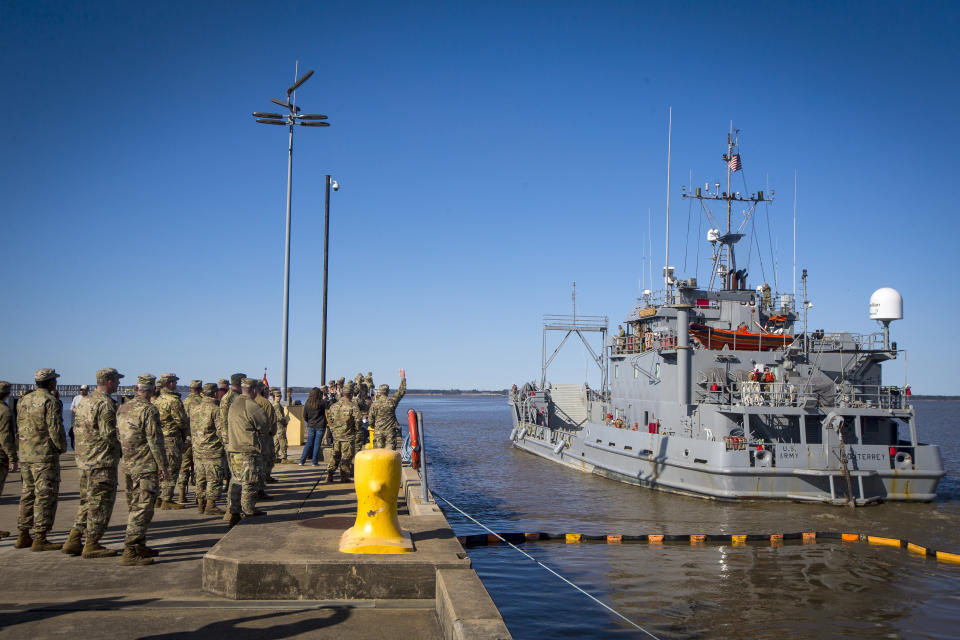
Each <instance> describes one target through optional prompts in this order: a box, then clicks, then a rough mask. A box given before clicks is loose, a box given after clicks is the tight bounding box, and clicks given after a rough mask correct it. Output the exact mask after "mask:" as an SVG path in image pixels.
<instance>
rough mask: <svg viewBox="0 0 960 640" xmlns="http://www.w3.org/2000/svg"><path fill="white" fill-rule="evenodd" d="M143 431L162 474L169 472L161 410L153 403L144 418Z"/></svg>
mask: <svg viewBox="0 0 960 640" xmlns="http://www.w3.org/2000/svg"><path fill="white" fill-rule="evenodd" d="M143 422H144V425H143V433H144V436H145V437H146V439H147V446H149V447H150V453H152V454H153V459H154V461H155V462H156V463H157V466H158V467H159V468H160V474H161V475H165V474H166V473H167V449H166V446H165V445H164V444H163V432H162V431H161V430H160V412H159V411H157V408H156V407H155V406H153V405H150V407H148V408H147V412H146V415H145V416H144V418H143Z"/></svg>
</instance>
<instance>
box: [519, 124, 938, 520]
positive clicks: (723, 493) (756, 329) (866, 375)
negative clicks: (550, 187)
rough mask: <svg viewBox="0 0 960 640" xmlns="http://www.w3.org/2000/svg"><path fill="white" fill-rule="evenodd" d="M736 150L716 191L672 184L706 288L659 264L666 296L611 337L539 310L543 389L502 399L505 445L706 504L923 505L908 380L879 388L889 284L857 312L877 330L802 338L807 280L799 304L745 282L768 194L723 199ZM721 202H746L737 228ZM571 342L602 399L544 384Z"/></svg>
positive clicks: (928, 464)
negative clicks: (746, 247) (699, 251)
mask: <svg viewBox="0 0 960 640" xmlns="http://www.w3.org/2000/svg"><path fill="white" fill-rule="evenodd" d="M738 139H739V132H738V131H736V130H733V129H732V127H731V132H730V133H729V134H728V136H727V144H726V153H724V154H722V159H723V162H724V163H725V164H726V173H727V190H726V191H721V190H720V184H719V183H715V185H714V186H715V188H714V189H710V187H711V185H709V184H706V185H704V186H703V187H702V188H701V187H696V188H693V187H692V186H691V187H689V188H688V187H687V186H684V187H683V189H682V191H683V194H682V195H683V197H684V198H691V199H692V201H691V202H693V203H695V204H698V205H700V207H701V210H702V211H704V214H705V215H706V216H707V218H708V221H710V222H713V223H714V224H713V225H711V228H710V230H709V231H708V233H707V238H706V239H707V242H709V244H710V245H711V256H712V258H711V269H710V275H709V282H705V283H704V285H705V286H700V285H698V282H697V279H696V278H695V277H688V278H686V279H681V278H678V277H677V276H676V275H675V269H674V268H673V267H671V266H665V267H664V280H663V283H664V285H663V289H662V290H659V291H652V290H651V289H652V287H651V288H649V289H644V290H643V291H642V292H641V295H640V297H638V298H637V299H636V302H635V304H634V305H633V308H632V310H631V311H630V313H629V314H628V316H627V317H626V318H625V319H624V321H623V323H622V324H621V325H620V329H619V331H618V332H617V333H616V334H613V333H612V332H611V331H610V327H609V324H610V323H609V320H608V318H607V317H606V316H589V315H586V316H585V315H577V314H576V303H574V313H572V314H566V315H545V316H544V317H543V326H542V333H543V340H542V344H543V347H542V355H541V376H540V379H539V380H536V381H531V382H527V383H524V384H522V385H520V386H517V385H514V386H513V387H512V389H511V392H510V393H509V396H508V398H509V399H508V402H509V406H510V410H511V413H512V420H513V428H512V430H511V432H510V441H511V443H512V445H513V447H516V448H518V449H521V450H523V451H526V452H529V453H532V454H535V455H538V456H541V457H543V458H546V459H548V460H551V461H553V462H557V463H559V464H562V465H566V466H568V467H571V468H573V469H577V470H580V471H583V472H588V473H592V474H595V475H598V476H603V477H605V478H609V479H611V480H616V481H620V482H624V483H629V484H633V485H638V486H641V487H647V488H650V489H654V490H660V491H667V492H674V493H680V494H686V495H692V496H698V497H703V498H710V499H716V500H729V501H739V500H789V501H805V502H812V503H826V504H835V505H851V506H862V505H867V504H872V503H877V502H882V501H888V500H890V501H930V500H933V499H934V498H935V497H936V489H937V485H938V483H939V481H940V479H941V478H942V477H943V475H944V468H943V462H942V459H941V455H940V449H939V447H938V446H937V445H935V444H928V443H924V442H921V441H920V434H919V428H918V424H917V419H916V412H915V410H914V407H913V405H912V404H911V403H910V401H911V395H910V387H909V385H907V384H906V381H904V384H903V385H890V384H884V380H883V376H882V365H883V363H885V362H888V361H890V360H894V359H896V358H897V357H898V354H899V353H901V352H902V350H901V349H899V348H898V345H897V343H896V342H892V341H891V339H890V324H891V322H893V321H895V320H899V319H902V317H903V298H902V296H901V295H900V293H899V292H897V291H896V290H894V289H892V288H889V287H881V288H880V289H878V290H877V291H876V292H875V293H874V294H873V295H872V296H871V298H870V301H869V317H870V319H871V320H875V321H878V322H879V323H880V324H881V325H882V329H881V330H879V331H877V332H874V333H870V334H860V333H853V332H848V331H835V332H829V333H828V332H826V331H824V330H814V331H809V330H808V328H807V321H808V310H809V309H810V308H811V307H812V303H811V302H810V301H809V300H808V299H807V298H808V291H807V270H806V269H803V271H802V279H801V280H802V289H801V293H802V296H803V300H801V301H798V300H797V299H796V298H797V294H796V293H782V292H780V291H776V290H771V287H770V286H769V284H766V283H765V284H764V285H760V286H755V287H753V288H751V287H749V286H748V285H747V280H748V278H749V274H748V273H747V269H746V268H742V267H739V268H738V264H737V256H736V246H737V243H738V242H739V241H740V240H742V239H743V238H744V237H745V236H746V234H745V233H744V231H745V229H747V228H748V227H747V224H746V223H747V222H748V221H749V220H750V218H751V216H752V215H753V214H754V213H755V212H756V209H757V207H758V206H759V205H764V206H766V207H769V206H770V204H771V203H772V201H773V195H774V194H773V192H771V193H770V194H769V195H768V194H766V193H764V191H757V192H754V193H740V192H737V191H734V190H732V189H731V187H730V183H731V176H732V174H734V173H736V172H737V171H738V170H741V168H742V164H741V158H740V149H739V144H738ZM745 186H746V185H745ZM734 206H737V207H738V208H739V207H741V206H742V207H743V209H742V219H739V220H738V222H739V224H737V225H736V226H734V218H735V217H739V216H740V214H737V216H735V215H734V212H733V207H734ZM713 209H719V211H720V213H721V216H720V217H718V216H715V215H714V214H713ZM724 209H725V213H726V224H725V225H723V223H722V220H723V218H722V213H723V210H724ZM724 226H725V229H724V228H723V227H724ZM668 229H669V225H668ZM667 246H668V247H669V241H668V244H667ZM795 270H796V268H795V267H794V271H795ZM794 282H795V283H796V278H794ZM793 287H794V289H796V284H794V285H793ZM878 328H880V327H879V326H878ZM558 332H559V333H560V334H564V335H563V338H562V340H560V342H559V346H557V347H556V348H555V349H554V350H553V351H552V353H549V354H548V336H553V335H557V333H558ZM597 334H599V341H600V344H601V345H602V346H601V348H600V350H599V351H598V350H597V348H596V346H595V345H596V342H597V338H596V336H597ZM588 336H591V338H588ZM571 337H573V338H574V340H576V339H577V338H579V339H580V341H581V342H582V343H583V345H584V346H585V348H586V350H587V351H588V352H589V355H590V357H591V358H592V360H593V362H594V363H595V364H596V366H597V367H598V368H599V370H600V378H601V384H600V388H598V389H593V388H591V387H590V386H589V385H588V384H587V383H586V382H585V383H582V384H578V383H559V382H550V381H549V380H548V379H547V373H548V368H549V366H550V364H551V362H552V361H553V359H554V358H555V357H556V355H557V354H558V352H559V351H560V349H561V348H562V347H563V346H564V344H566V343H567V342H568V339H570V338H571ZM591 341H592V343H593V345H594V346H591Z"/></svg>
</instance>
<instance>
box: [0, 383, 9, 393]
mask: <svg viewBox="0 0 960 640" xmlns="http://www.w3.org/2000/svg"><path fill="white" fill-rule="evenodd" d="M8 391H10V383H9V382H7V381H6V380H0V393H6V392H8Z"/></svg>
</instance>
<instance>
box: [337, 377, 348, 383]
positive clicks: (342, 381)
mask: <svg viewBox="0 0 960 640" xmlns="http://www.w3.org/2000/svg"><path fill="white" fill-rule="evenodd" d="M346 381H347V379H346V378H344V377H343V376H340V377H339V378H337V384H343V383H344V382H346Z"/></svg>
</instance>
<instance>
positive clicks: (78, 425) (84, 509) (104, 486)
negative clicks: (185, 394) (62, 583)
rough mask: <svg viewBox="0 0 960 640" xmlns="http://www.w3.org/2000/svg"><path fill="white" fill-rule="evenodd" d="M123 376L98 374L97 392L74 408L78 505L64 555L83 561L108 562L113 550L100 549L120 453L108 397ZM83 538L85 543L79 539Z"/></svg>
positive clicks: (113, 372)
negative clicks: (78, 484) (100, 559)
mask: <svg viewBox="0 0 960 640" xmlns="http://www.w3.org/2000/svg"><path fill="white" fill-rule="evenodd" d="M122 377H123V375H121V374H120V373H118V372H117V370H116V369H113V368H107V369H100V370H99V371H97V388H96V390H95V391H94V392H93V393H91V394H89V395H87V396H84V398H83V400H81V401H80V402H79V403H78V404H77V411H76V414H75V416H76V418H75V422H74V434H75V436H76V443H77V447H76V450H75V453H76V460H77V469H78V471H79V472H80V505H79V506H78V507H77V518H76V521H75V523H74V525H73V528H72V529H70V535H69V536H68V537H67V542H66V544H64V545H63V552H64V553H66V554H69V555H72V556H77V555H82V556H83V557H84V558H109V557H112V556H115V555H117V552H116V551H114V550H113V549H107V548H106V547H103V546H101V545H100V538H101V537H103V534H104V532H105V531H106V530H107V525H108V524H109V523H110V515H111V514H112V513H113V505H114V502H116V499H117V465H118V464H119V463H120V456H121V454H122V450H121V448H120V439H119V438H118V437H117V405H116V403H114V401H113V398H111V397H110V395H111V394H112V393H114V392H116V390H117V387H119V386H120V378H122ZM84 534H86V542H85V543H84V544H81V543H80V539H81V538H82V537H83V536H84Z"/></svg>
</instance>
